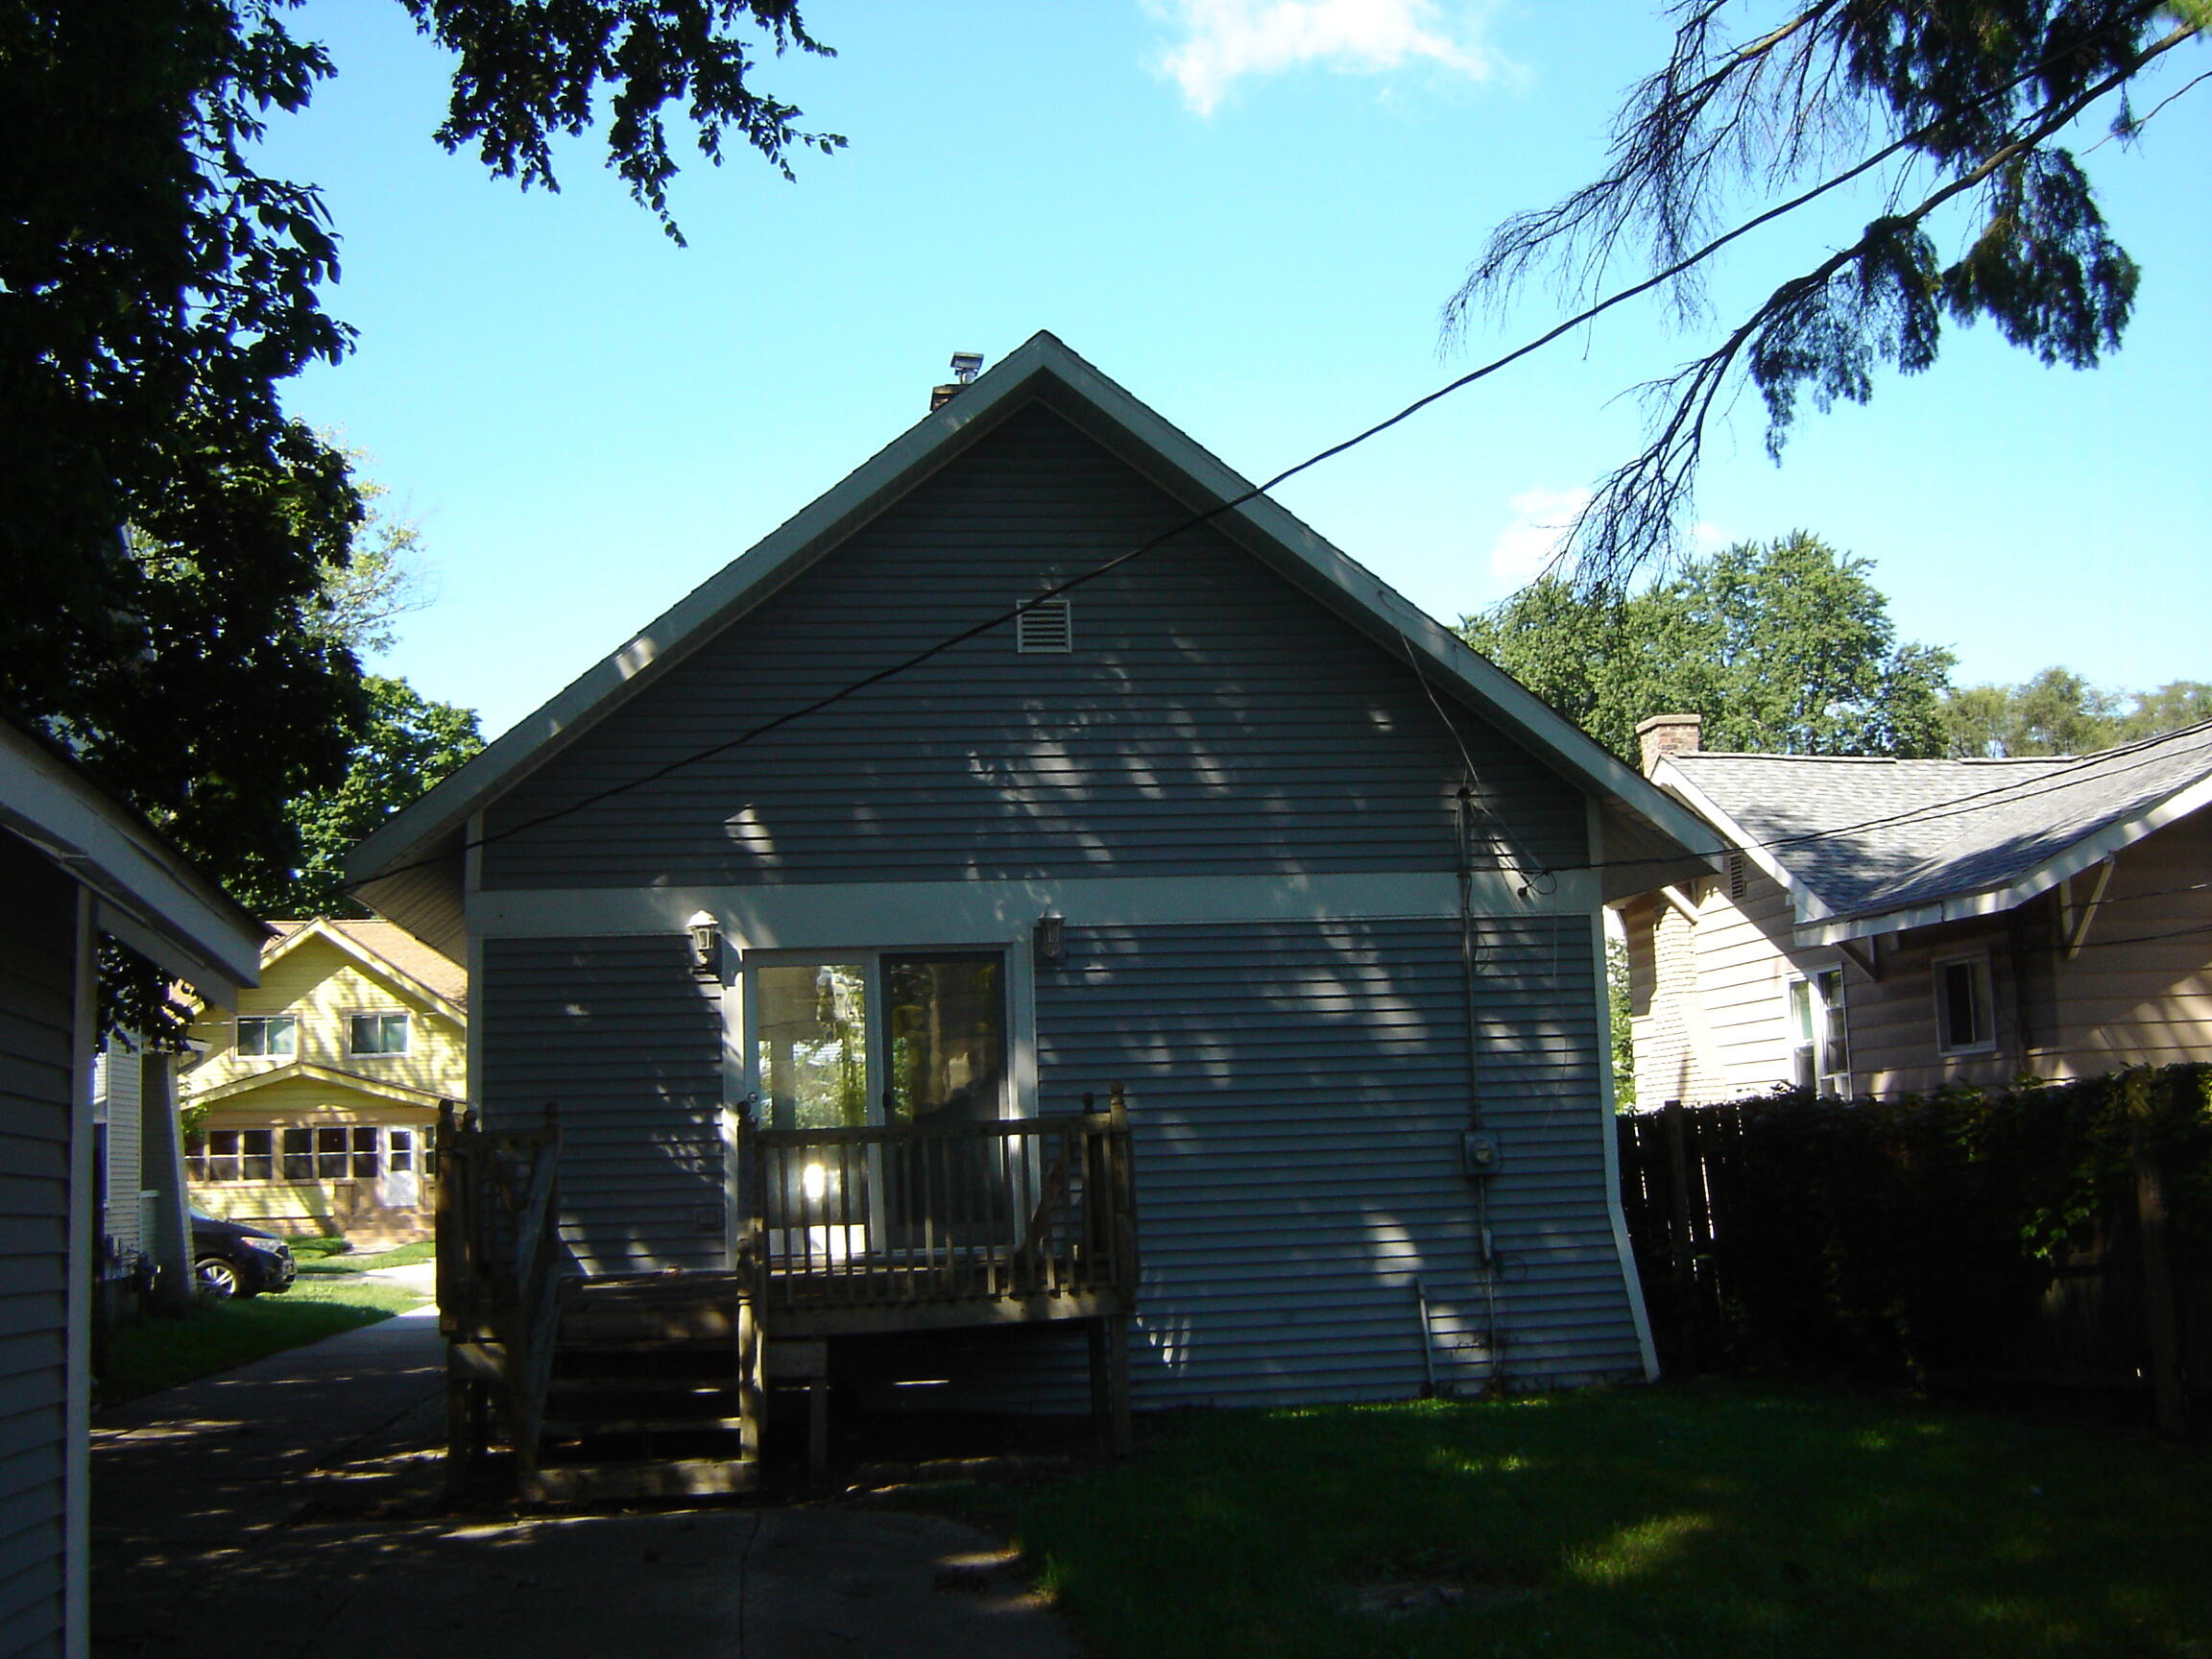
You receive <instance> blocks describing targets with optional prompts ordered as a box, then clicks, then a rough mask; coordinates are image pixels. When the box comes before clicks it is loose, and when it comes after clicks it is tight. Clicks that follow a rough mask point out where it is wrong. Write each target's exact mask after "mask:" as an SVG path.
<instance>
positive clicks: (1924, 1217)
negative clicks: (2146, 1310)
mask: <svg viewBox="0 0 2212 1659" xmlns="http://www.w3.org/2000/svg"><path fill="white" fill-rule="evenodd" d="M1723 1110H1727V1109H1723ZM1733 1111H1734V1112H1735V1113H1736V1114H1737V1116H1738V1117H1739V1118H1740V1120H1741V1122H1742V1132H1741V1134H1740V1136H1737V1137H1733V1138H1731V1137H1721V1138H1720V1142H1721V1144H1720V1146H1719V1148H1717V1149H1716V1153H1715V1156H1714V1158H1713V1162H1712V1165H1711V1166H1710V1169H1709V1175H1708V1179H1709V1181H1710V1185H1711V1190H1712V1208H1713V1234H1714V1238H1713V1244H1712V1261H1711V1263H1710V1267H1711V1270H1712V1272H1713V1274H1714V1277H1715V1279H1716V1281H1717V1284H1718V1287H1719V1307H1720V1318H1721V1327H1722V1328H1721V1330H1720V1332H1719V1333H1718V1335H1719V1338H1720V1341H1719V1354H1720V1355H1721V1356H1722V1357H1724V1358H1726V1359H1729V1360H1732V1361H1734V1362H1737V1363H1740V1364H1743V1363H1748V1364H1764V1365H1781V1366H1784V1367H1786V1368H1789V1369H1794V1370H1813V1371H1818V1372H1823V1373H1827V1374H1831V1375H1834V1374H1849V1375H1854V1376H1857V1377H1859V1378H1862V1379H1863V1380H1867V1381H1899V1382H1923V1381H1926V1380H1927V1379H1928V1378H1929V1377H1930V1376H1931V1375H1934V1374H1937V1373H1942V1372H1946V1371H1980V1372H1989V1371H2004V1370H2019V1369H2022V1368H2028V1369H2032V1368H2033V1367H2034V1366H2035V1365H2037V1364H2039V1363H2040V1364H2051V1363H2056V1362H2057V1361H2056V1360H2055V1359H2054V1358H2052V1350H2053V1348H2054V1344H2058V1345H2064V1344H2067V1343H2071V1344H2072V1345H2073V1347H2074V1348H2076V1349H2082V1348H2084V1347H2085V1345H2088V1344H2090V1342H2091V1336H2092V1333H2090V1332H2089V1330H2088V1327H2089V1326H2091V1325H2094V1326H2096V1327H2098V1331H2097V1333H2095V1339H2096V1342H2097V1343H2101V1344H2102V1346H2103V1349H2104V1350H2107V1351H2106V1352H2102V1353H2101V1354H2100V1355H2099V1356H2098V1357H2097V1358H2095V1359H2093V1360H2090V1359H2085V1358H2082V1356H2081V1355H2080V1354H2077V1355H2076V1356H2075V1357H2074V1358H2073V1359H2072V1360H2070V1361H2068V1362H2069V1363H2076V1364H2081V1365H2086V1366H2087V1367H2088V1368H2089V1369H2091V1370H2101V1371H2103V1372H2104V1373H2108V1374H2116V1375H2125V1374H2128V1371H2129V1365H2130V1361H2129V1359H2128V1356H2127V1355H2126V1354H2125V1353H2119V1352H2110V1351H2108V1350H2111V1349H2113V1348H2114V1345H2115V1344H2117V1345H2119V1346H2120V1347H2121V1348H2125V1346H2126V1344H2127V1343H2128V1341H2130V1340H2132V1339H2133V1338H2132V1336H2131V1335H2130V1327H2131V1326H2132V1327H2137V1328H2139V1326H2140V1312H2139V1310H2138V1311H2136V1312H2135V1313H2134V1314H2133V1315H2132V1316H2130V1315H2128V1312H2127V1310H2124V1309H2120V1308H2119V1307H2118V1306H2117V1303H2116V1301H2115V1298H2128V1297H2133V1296H2134V1295H2135V1294H2136V1292H2135V1289H2134V1284H2135V1278H2134V1272H2135V1261H2136V1226H2135V1198H2136V1175H2135V1148H2136V1147H2137V1145H2138V1144H2140V1145H2141V1146H2142V1147H2144V1148H2145V1149H2146V1150H2147V1151H2148V1152H2149V1153H2150V1154H2151V1156H2152V1158H2153V1159H2154V1160H2155V1164H2156V1166H2157V1168H2158V1170H2159V1172H2160V1175H2161V1179H2162V1184H2163V1188H2164V1191H2165V1199H2166V1207H2167V1214H2168V1238H2169V1246H2170V1249H2171V1250H2172V1252H2173V1253H2174V1255H2175V1257H2176V1260H2177V1261H2178V1262H2182V1263H2183V1264H2184V1265H2193V1264H2195V1263H2200V1262H2204V1261H2206V1260H2207V1259H2208V1258H2212V1066H2204V1065H2186V1066H2174V1067H2169V1068H2166V1069H2164V1070H2134V1071H2128V1072H2122V1073H2116V1074H2114V1075H2112V1076H2107V1077H2100V1078H2095V1079H2090V1080H2086V1081H2082V1082H2076V1083H2046V1084H2035V1083H2031V1084H2024V1085H2023V1086H2021V1087H2018V1088H2015V1089H2012V1090H2009V1091H2007V1092H2004V1093H1984V1092H1982V1091H1978V1090H1957V1089H1953V1090H1944V1091H1941V1092H1939V1093H1936V1094H1928V1095H1919V1096H1906V1097H1901V1098H1892V1099H1860V1100H1852V1101H1835V1100H1819V1099H1814V1098H1811V1097H1809V1096H1806V1095H1802V1094H1789V1095H1777V1096H1774V1097H1771V1098H1767V1099H1762V1100H1757V1101H1749V1102H1744V1103H1743V1104H1742V1105H1741V1106H1739V1107H1737V1108H1734V1109H1733ZM2069 1275H2072V1276H2073V1278H2074V1281H2075V1282H2076V1283H2084V1284H2085V1283H2087V1282H2088V1280H2087V1279H2084V1278H2083V1277H2082V1276H2083V1275H2087V1276H2088V1278H2089V1279H2095V1280H2096V1281H2097V1286H2096V1296H2095V1297H2091V1298H2078V1300H2077V1302H2076V1304H2075V1305H2074V1306H2073V1307H2072V1309H2071V1310H2057V1311H2056V1312H2055V1311H2054V1307H2055V1301H2056V1298H2055V1296H2054V1294H2053V1286H2054V1285H2056V1283H2057V1282H2058V1281H2059V1280H2060V1279H2061V1278H2065V1277H2067V1276H2069ZM2098 1298H2102V1300H2098ZM2092 1303H2094V1306H2092ZM2067 1320H2071V1321H2072V1325H2071V1326H2070V1327H2068V1328H2067V1329H2064V1330H2061V1329H2060V1326H2061V1325H2063V1324H2064V1323H2065V1321H2067Z"/></svg>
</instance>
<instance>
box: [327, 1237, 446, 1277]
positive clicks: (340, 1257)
mask: <svg viewBox="0 0 2212 1659" xmlns="http://www.w3.org/2000/svg"><path fill="white" fill-rule="evenodd" d="M291 1243H292V1257H293V1260H294V1261H295V1262H298V1263H299V1266H300V1271H301V1274H303V1275H304V1274H309V1273H319V1274H329V1273H366V1272H368V1271H369V1269H370V1268H372V1267H411V1266H413V1265H414V1264H415V1263H416V1262H434V1261H436V1260H437V1259H438V1246H437V1245H436V1244H435V1243H433V1242H432V1241H431V1240H429V1239H427V1238H424V1239H422V1240H421V1241H420V1242H419V1243H414V1244H401V1245H399V1246H398V1247H397V1248H396V1249H391V1250H379V1251H376V1252H374V1253H373V1254H369V1255H357V1254H355V1252H354V1251H353V1249H352V1248H351V1246H349V1244H348V1243H347V1242H346V1240H345V1239H343V1238H295V1239H293V1240H292V1241H291Z"/></svg>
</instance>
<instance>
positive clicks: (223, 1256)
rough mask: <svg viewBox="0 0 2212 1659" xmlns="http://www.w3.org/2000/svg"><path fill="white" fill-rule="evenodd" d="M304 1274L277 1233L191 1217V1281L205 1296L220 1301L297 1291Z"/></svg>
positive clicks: (201, 1214) (239, 1223) (199, 1215)
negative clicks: (294, 1284) (296, 1281)
mask: <svg viewBox="0 0 2212 1659" xmlns="http://www.w3.org/2000/svg"><path fill="white" fill-rule="evenodd" d="M299 1274H300V1269H299V1267H298V1266H297V1265H296V1264H295V1263H294V1262H293V1260H292V1247H291V1246H290V1245H288V1244H286V1243H285V1242H284V1240H283V1239H281V1238H277V1237H276V1235H275V1234H274V1233H264V1232H262V1231H261V1229H260V1228H258V1227H249V1226H247V1225H246V1224H245V1223H244V1222H243V1221H218V1220H217V1219H216V1218H215V1217H214V1216H212V1215H209V1214H206V1213H205V1212H204V1211H202V1210H200V1209H198V1208H195V1209H194V1210H193V1212H192V1276H193V1277H194V1278H195V1279H197V1280H198V1281H199V1283H200V1293H201V1294H202V1295H203V1296H207V1297H211V1298H212V1299H214V1300H215V1301H218V1302H220V1301H224V1300H226V1299H227V1298H228V1297H232V1296H258V1295H260V1294H261V1292H262V1291H264V1290H270V1291H277V1290H289V1289H291V1288H292V1281H293V1280H294V1279H296V1278H298V1277H299Z"/></svg>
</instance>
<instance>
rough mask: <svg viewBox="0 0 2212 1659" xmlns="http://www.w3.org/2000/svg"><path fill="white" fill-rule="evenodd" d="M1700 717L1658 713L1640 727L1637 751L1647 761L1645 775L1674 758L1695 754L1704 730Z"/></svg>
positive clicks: (1703, 723) (1637, 731) (1638, 728)
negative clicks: (1662, 762) (1671, 757)
mask: <svg viewBox="0 0 2212 1659" xmlns="http://www.w3.org/2000/svg"><path fill="white" fill-rule="evenodd" d="M1704 725H1705V721H1704V717H1703V716H1702V715H1698V714H1654V715H1652V716H1651V718H1650V719H1648V720H1646V721H1644V722H1642V723H1641V724H1640V725H1638V726H1637V728H1636V752H1637V754H1638V756H1639V757H1641V758H1642V760H1643V762H1644V776H1645V777H1647V778H1648V777H1650V776H1651V774H1652V773H1654V772H1656V771H1657V770H1658V769H1659V762H1660V761H1662V760H1664V759H1666V758H1667V757H1668V756H1670V755H1695V754H1696V753H1697V743H1698V738H1699V735H1700V733H1702V731H1703V730H1704Z"/></svg>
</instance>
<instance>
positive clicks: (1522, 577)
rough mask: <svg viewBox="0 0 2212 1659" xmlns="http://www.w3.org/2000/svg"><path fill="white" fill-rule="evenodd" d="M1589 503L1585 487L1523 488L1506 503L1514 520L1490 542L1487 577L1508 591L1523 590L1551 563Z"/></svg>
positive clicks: (1588, 495) (1588, 494)
mask: <svg viewBox="0 0 2212 1659" xmlns="http://www.w3.org/2000/svg"><path fill="white" fill-rule="evenodd" d="M1589 504H1590V492H1589V491H1587V490H1524V491H1523V492H1522V493H1520V494H1518V495H1516V496H1514V497H1513V499H1512V500H1511V501H1509V502H1507V503H1506V505H1507V506H1509V507H1510V508H1512V510H1513V522H1512V523H1510V524H1508V525H1506V526H1505V528H1504V529H1503V530H1501V531H1499V532H1498V540H1497V541H1493V542H1491V543H1490V579H1491V581H1493V582H1494V583H1496V584H1497V585H1498V587H1499V588H1500V589H1504V590H1506V591H1508V592H1510V591H1514V590H1517V589H1523V588H1526V587H1527V586H1528V584H1529V583H1531V582H1533V581H1535V580H1536V578H1537V577H1539V576H1541V575H1543V574H1544V572H1545V571H1546V570H1547V569H1548V568H1549V567H1550V566H1551V562H1552V561H1553V560H1554V559H1555V558H1557V557H1558V554H1559V548H1560V546H1561V544H1562V543H1564V542H1565V541H1566V540H1567V532H1568V531H1570V530H1572V529H1573V528H1574V527H1575V514H1577V513H1579V512H1581V511H1582V509H1583V508H1585V507H1587V506H1588V505H1589Z"/></svg>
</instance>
